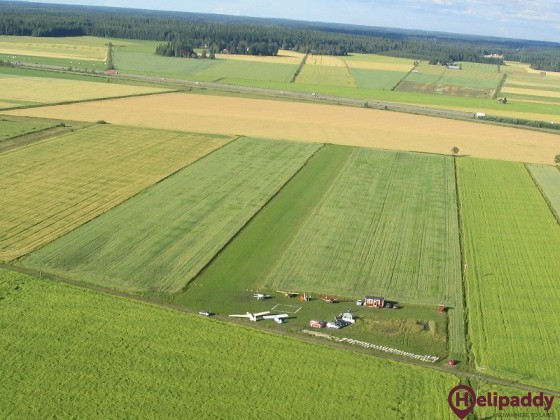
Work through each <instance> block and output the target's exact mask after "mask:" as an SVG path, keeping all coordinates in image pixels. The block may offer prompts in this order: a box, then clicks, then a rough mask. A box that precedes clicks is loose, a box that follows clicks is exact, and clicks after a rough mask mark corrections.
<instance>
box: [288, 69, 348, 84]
mask: <svg viewBox="0 0 560 420" xmlns="http://www.w3.org/2000/svg"><path fill="white" fill-rule="evenodd" d="M296 83H298V84H299V83H303V84H316V85H329V86H343V87H356V81H355V80H354V78H353V77H352V74H351V73H350V70H349V69H348V68H346V67H334V66H321V65H310V64H306V65H304V66H303V68H302V69H301V72H300V73H299V75H298V77H297V78H296Z"/></svg>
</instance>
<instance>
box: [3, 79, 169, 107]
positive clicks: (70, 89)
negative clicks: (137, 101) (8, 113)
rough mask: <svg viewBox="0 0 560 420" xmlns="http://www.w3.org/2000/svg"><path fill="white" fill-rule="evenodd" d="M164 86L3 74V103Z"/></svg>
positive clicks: (108, 94) (77, 97)
mask: <svg viewBox="0 0 560 420" xmlns="http://www.w3.org/2000/svg"><path fill="white" fill-rule="evenodd" d="M165 91H166V90H165V89H160V88H150V87H143V86H129V85H119V84H112V83H96V82H83V81H78V80H64V79H48V78H43V77H26V76H11V75H5V74H0V103H2V102H4V103H9V105H8V106H9V107H14V106H18V105H26V104H44V103H57V102H68V101H83V100H87V99H100V98H111V97H117V96H129V95H140V94H146V93H154V92H165Z"/></svg>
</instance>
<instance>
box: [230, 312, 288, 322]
mask: <svg viewBox="0 0 560 420" xmlns="http://www.w3.org/2000/svg"><path fill="white" fill-rule="evenodd" d="M230 317H232V318H249V320H250V321H253V322H257V321H258V320H259V319H260V318H261V317H262V319H272V320H273V321H274V322H276V323H277V324H282V323H283V322H284V318H288V314H270V311H266V312H257V313H252V312H247V313H246V314H245V315H241V314H232V315H230Z"/></svg>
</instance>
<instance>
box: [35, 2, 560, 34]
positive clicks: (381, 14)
mask: <svg viewBox="0 0 560 420" xmlns="http://www.w3.org/2000/svg"><path fill="white" fill-rule="evenodd" d="M40 2H41V3H64V4H82V5H84V4H87V5H93V6H115V7H131V8H138V9H157V10H175V11H185V12H202V13H219V14H231V15H242V16H256V17H277V18H288V19H297V20H310V21H322V22H339V23H353V24H359V25H370V26H386V27H396V28H408V29H422V30H428V31H429V30H432V31H445V32H456V33H466V34H476V35H492V36H502V37H511V38H523V39H536V40H545V41H554V42H560V0H490V1H481V0H461V1H459V0H347V1H342V0H231V1H226V0H203V1H191V0H159V1H153V0H78V1H64V0H41V1H40Z"/></svg>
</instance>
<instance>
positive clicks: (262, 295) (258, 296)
mask: <svg viewBox="0 0 560 420" xmlns="http://www.w3.org/2000/svg"><path fill="white" fill-rule="evenodd" d="M253 297H254V298H257V299H258V300H264V299H268V298H271V297H272V296H270V295H265V294H264V293H255V294H254V295H253Z"/></svg>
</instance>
